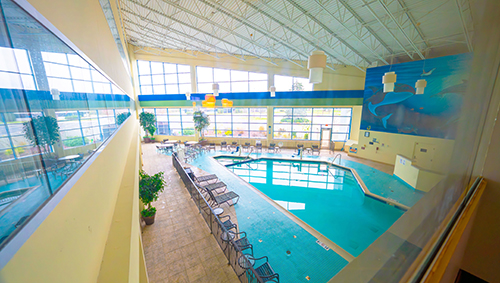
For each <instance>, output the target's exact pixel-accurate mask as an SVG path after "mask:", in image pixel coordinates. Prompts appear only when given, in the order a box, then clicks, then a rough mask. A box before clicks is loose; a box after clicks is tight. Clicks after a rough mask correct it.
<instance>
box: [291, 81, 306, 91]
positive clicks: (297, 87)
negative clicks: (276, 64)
mask: <svg viewBox="0 0 500 283" xmlns="http://www.w3.org/2000/svg"><path fill="white" fill-rule="evenodd" d="M302 90H304V85H303V84H302V83H300V82H294V83H293V84H292V91H302Z"/></svg>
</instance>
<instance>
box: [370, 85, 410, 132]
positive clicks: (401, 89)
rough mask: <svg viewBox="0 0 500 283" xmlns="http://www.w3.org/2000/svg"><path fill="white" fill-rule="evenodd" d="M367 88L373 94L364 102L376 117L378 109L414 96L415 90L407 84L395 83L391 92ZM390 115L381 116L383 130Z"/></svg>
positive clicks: (372, 87)
mask: <svg viewBox="0 0 500 283" xmlns="http://www.w3.org/2000/svg"><path fill="white" fill-rule="evenodd" d="M368 88H369V89H371V90H372V91H373V93H374V94H373V95H372V96H371V97H370V98H368V99H366V100H365V102H368V105H367V107H368V109H369V110H370V112H371V113H372V114H373V115H375V116H377V117H378V116H379V114H377V108H378V107H380V106H384V105H389V104H396V103H400V102H403V101H405V100H406V99H408V98H410V97H412V96H413V95H415V89H414V88H413V87H411V86H410V85H407V84H400V83H396V84H395V87H394V91H393V92H384V91H383V88H377V87H374V86H369V87H368ZM392 114H393V113H385V115H383V116H384V117H382V118H381V120H382V124H383V125H384V128H387V120H388V119H389V118H390V117H391V116H392Z"/></svg>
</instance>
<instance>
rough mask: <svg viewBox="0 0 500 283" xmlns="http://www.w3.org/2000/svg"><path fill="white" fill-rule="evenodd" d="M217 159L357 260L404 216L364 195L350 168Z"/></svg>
mask: <svg viewBox="0 0 500 283" xmlns="http://www.w3.org/2000/svg"><path fill="white" fill-rule="evenodd" d="M216 159H217V161H219V162H221V163H222V164H224V165H226V167H227V168H228V169H229V170H231V171H233V172H234V173H235V174H237V175H238V176H239V177H241V178H242V179H243V180H245V181H247V182H248V183H250V184H251V185H253V186H254V187H255V188H257V189H258V190H260V191H261V192H262V193H264V194H266V195H267V196H268V197H269V198H271V199H272V200H274V201H275V202H276V203H277V204H279V205H280V206H282V207H283V208H285V209H286V210H288V211H289V212H290V213H292V214H293V215H295V216H297V217H298V218H299V219H301V220H302V221H304V222H306V223H307V224H308V225H309V226H311V227H312V228H314V229H315V230H316V231H318V232H319V233H321V234H323V235H324V236H325V237H327V238H328V239H330V240H331V241H333V242H334V243H335V244H337V245H338V246H340V247H341V248H343V249H344V250H345V251H347V252H348V253H350V254H351V255H353V256H358V255H359V254H361V252H362V251H363V250H365V249H366V248H367V247H368V246H369V245H370V244H371V243H373V242H374V241H375V240H376V239H377V238H378V237H379V236H380V235H382V234H383V233H384V232H385V231H386V230H387V229H388V228H389V227H390V226H391V225H392V224H393V223H394V222H395V221H396V220H397V219H398V218H399V217H400V216H401V215H402V214H403V213H404V211H402V210H400V209H398V208H396V207H394V206H391V205H388V204H386V203H383V202H381V201H379V200H375V199H373V198H370V197H367V196H365V195H364V194H363V191H362V190H361V188H360V187H359V185H358V183H357V182H356V180H355V178H354V176H353V175H352V173H351V171H350V170H346V169H344V168H341V167H337V166H331V165H328V164H327V163H324V162H316V161H288V160H277V159H265V158H262V159H258V160H252V161H250V162H245V163H241V161H242V160H241V159H239V158H228V157H216ZM238 162H239V163H238ZM235 163H236V164H235ZM233 164H234V165H233ZM365 182H366V180H365Z"/></svg>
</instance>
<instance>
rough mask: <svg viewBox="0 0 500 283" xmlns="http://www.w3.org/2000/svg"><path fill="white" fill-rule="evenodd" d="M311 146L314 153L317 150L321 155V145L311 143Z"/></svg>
mask: <svg viewBox="0 0 500 283" xmlns="http://www.w3.org/2000/svg"><path fill="white" fill-rule="evenodd" d="M311 147H312V154H314V153H315V152H317V153H318V155H319V146H318V145H315V144H313V145H311Z"/></svg>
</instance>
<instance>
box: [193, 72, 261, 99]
mask: <svg viewBox="0 0 500 283" xmlns="http://www.w3.org/2000/svg"><path fill="white" fill-rule="evenodd" d="M196 76H197V83H198V92H199V93H212V92H213V91H212V84H213V83H218V84H219V92H223V93H224V92H263V91H267V74H265V73H254V72H247V71H238V70H228V69H218V68H209V67H196Z"/></svg>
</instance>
